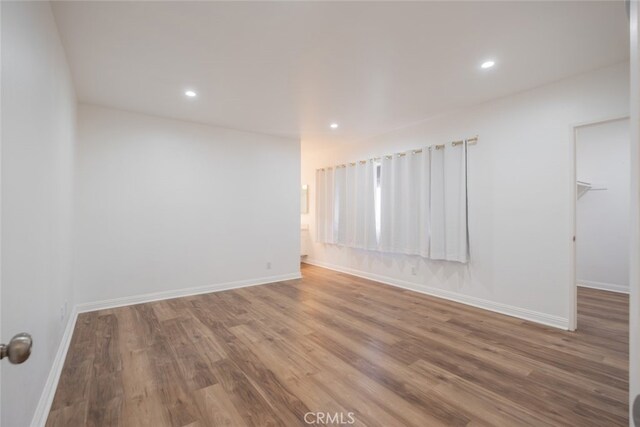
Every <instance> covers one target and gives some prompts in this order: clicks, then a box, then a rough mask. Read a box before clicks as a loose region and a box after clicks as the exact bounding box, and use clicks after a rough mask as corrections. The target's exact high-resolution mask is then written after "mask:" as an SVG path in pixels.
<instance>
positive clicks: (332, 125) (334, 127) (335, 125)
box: [329, 123, 338, 129]
mask: <svg viewBox="0 0 640 427" xmlns="http://www.w3.org/2000/svg"><path fill="white" fill-rule="evenodd" d="M329 127H330V128H331V129H338V124H337V123H331V124H330V125H329Z"/></svg>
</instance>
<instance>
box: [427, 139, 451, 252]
mask: <svg viewBox="0 0 640 427" xmlns="http://www.w3.org/2000/svg"><path fill="white" fill-rule="evenodd" d="M444 151H445V148H444V147H442V148H439V149H436V148H435V147H433V148H432V149H431V195H430V196H431V197H430V199H431V209H430V213H431V215H430V217H431V224H430V225H431V233H430V237H431V242H430V254H429V258H431V259H446V246H447V245H446V235H445V230H446V227H445V218H446V212H445V194H444V193H445V192H444V188H445V185H444V181H445V166H444V165H445V162H444Z"/></svg>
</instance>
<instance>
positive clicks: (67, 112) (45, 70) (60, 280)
mask: <svg viewBox="0 0 640 427" xmlns="http://www.w3.org/2000/svg"><path fill="white" fill-rule="evenodd" d="M1 7H2V82H1V85H2V165H1V170H2V179H1V182H2V188H1V197H2V212H1V214H2V238H1V246H2V248H1V253H2V257H1V261H2V278H1V280H2V293H1V305H2V310H1V311H2V327H1V339H2V341H3V342H6V341H7V340H9V339H10V338H11V337H12V336H13V335H14V334H15V333H17V332H22V331H25V332H29V333H31V334H32V335H33V338H34V352H33V354H32V356H31V358H30V359H29V360H28V361H27V362H25V363H24V364H22V365H10V364H9V363H8V362H7V361H2V362H1V363H0V366H1V369H2V420H1V422H2V425H3V426H7V427H11V426H26V425H29V423H30V422H31V419H32V417H33V414H34V411H35V408H36V405H37V404H38V400H39V398H40V395H41V393H42V390H43V387H44V384H45V381H46V379H47V376H48V374H49V371H50V369H51V366H52V363H53V360H54V356H55V354H56V351H57V349H58V345H59V343H60V339H61V335H62V332H63V327H64V325H65V323H66V320H67V319H66V316H64V317H65V318H62V319H61V318H60V308H61V306H63V305H64V303H65V302H68V303H69V304H72V300H73V292H72V287H71V240H70V236H71V231H70V229H71V220H72V197H73V162H74V138H75V136H74V132H75V94H74V91H73V86H72V83H71V79H70V74H69V70H68V67H67V63H66V59H65V55H64V51H63V48H62V46H61V44H60V40H59V38H58V33H57V28H56V24H55V22H54V20H53V15H52V13H51V9H50V6H49V3H47V2H34V3H31V2H2V6H1Z"/></svg>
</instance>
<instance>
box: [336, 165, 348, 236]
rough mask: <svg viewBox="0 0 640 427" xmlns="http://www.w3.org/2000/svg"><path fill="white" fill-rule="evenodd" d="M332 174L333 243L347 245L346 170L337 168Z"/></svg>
mask: <svg viewBox="0 0 640 427" xmlns="http://www.w3.org/2000/svg"><path fill="white" fill-rule="evenodd" d="M334 171H335V172H334V174H333V193H334V206H333V242H334V243H336V244H338V245H346V243H347V168H346V167H337V168H335V169H334Z"/></svg>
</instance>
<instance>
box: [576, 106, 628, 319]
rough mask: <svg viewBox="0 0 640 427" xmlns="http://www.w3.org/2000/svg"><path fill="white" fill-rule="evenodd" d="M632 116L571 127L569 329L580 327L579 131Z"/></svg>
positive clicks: (615, 117) (609, 118) (616, 117)
mask: <svg viewBox="0 0 640 427" xmlns="http://www.w3.org/2000/svg"><path fill="white" fill-rule="evenodd" d="M629 119H630V116H629V115H628V114H627V115H624V116H613V117H607V118H603V119H600V120H593V121H589V122H584V123H577V124H575V125H573V126H572V127H571V131H572V139H573V143H572V144H571V149H572V153H571V174H570V175H571V195H572V196H571V215H570V218H571V235H570V239H571V261H570V262H571V274H570V276H571V277H570V280H571V283H570V286H569V319H568V320H569V322H568V323H569V324H568V329H569V330H570V331H575V330H576V329H577V327H578V283H577V279H578V277H577V264H576V240H575V237H576V222H577V217H576V215H577V203H578V190H577V187H576V181H577V179H578V175H577V166H578V165H577V160H578V159H577V153H578V145H577V144H578V130H579V129H581V128H586V127H589V126H597V125H602V124H606V123H613V122H619V121H622V120H629Z"/></svg>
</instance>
